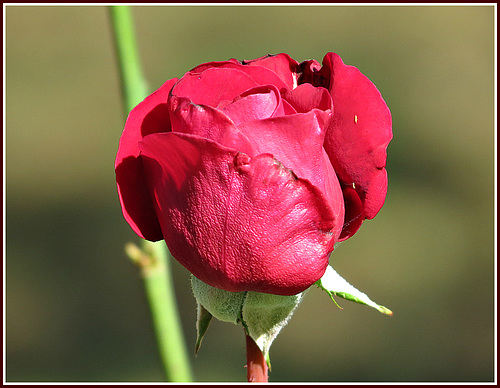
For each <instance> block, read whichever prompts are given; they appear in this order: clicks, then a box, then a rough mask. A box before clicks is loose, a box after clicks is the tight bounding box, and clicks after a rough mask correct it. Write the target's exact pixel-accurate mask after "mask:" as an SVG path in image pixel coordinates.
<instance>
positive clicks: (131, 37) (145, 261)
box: [109, 6, 192, 382]
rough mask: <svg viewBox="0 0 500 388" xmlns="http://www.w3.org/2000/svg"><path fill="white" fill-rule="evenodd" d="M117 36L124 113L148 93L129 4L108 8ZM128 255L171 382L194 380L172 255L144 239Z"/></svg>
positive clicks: (159, 245)
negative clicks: (141, 282) (137, 274)
mask: <svg viewBox="0 0 500 388" xmlns="http://www.w3.org/2000/svg"><path fill="white" fill-rule="evenodd" d="M109 11H110V12H109V14H110V20H111V24H112V26H113V33H114V39H115V47H116V53H117V58H118V64H119V70H120V78H121V87H122V93H123V100H124V109H125V113H126V114H128V112H130V110H131V109H132V108H133V107H134V106H136V105H137V104H138V103H139V102H141V101H142V100H143V99H144V98H145V97H146V96H147V92H148V91H147V87H146V83H145V81H144V77H143V75H142V71H141V66H140V60H139V55H138V51H137V45H136V42H135V34H134V29H133V21H132V15H131V11H130V8H129V7H128V6H111V7H109ZM126 250H127V254H128V256H129V257H130V258H131V259H133V260H134V261H135V262H136V263H137V264H139V266H140V267H141V272H142V277H143V279H144V288H145V291H146V295H147V298H148V302H149V306H150V310H151V317H152V320H153V324H154V328H155V332H156V337H157V341H158V347H159V351H160V356H161V359H162V362H163V366H164V368H165V373H166V376H167V380H168V381H172V382H189V381H192V377H191V368H190V364H189V358H188V356H187V351H186V346H185V344H184V336H183V332H182V327H181V323H180V319H179V314H178V311H177V306H176V301H175V295H174V288H173V283H172V277H171V274H170V255H169V252H168V250H167V248H166V246H165V243H164V242H158V243H152V242H149V241H146V240H144V241H143V246H142V249H139V248H138V247H137V246H135V245H134V244H128V245H127V249H126Z"/></svg>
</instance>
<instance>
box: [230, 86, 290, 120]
mask: <svg viewBox="0 0 500 388" xmlns="http://www.w3.org/2000/svg"><path fill="white" fill-rule="evenodd" d="M222 111H223V112H224V113H225V114H226V115H228V116H229V117H230V118H231V120H232V121H233V122H234V123H235V124H236V125H237V126H238V125H240V124H242V123H244V122H247V121H252V120H263V119H267V118H270V117H279V116H284V114H285V110H284V107H283V103H282V100H281V95H280V92H279V91H278V89H276V87H275V86H272V85H265V86H257V87H255V88H252V89H250V90H247V91H246V92H244V93H243V94H241V95H240V96H238V97H237V98H236V99H235V100H234V101H233V102H232V103H231V104H228V105H227V106H226V107H225V108H224V109H222Z"/></svg>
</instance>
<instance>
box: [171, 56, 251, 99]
mask: <svg viewBox="0 0 500 388" xmlns="http://www.w3.org/2000/svg"><path fill="white" fill-rule="evenodd" d="M238 66H239V67H243V66H240V65H238ZM258 85H259V84H258V83H257V82H256V81H255V80H254V79H253V78H252V77H250V76H249V75H248V74H246V73H245V72H243V71H241V70H239V69H235V68H225V67H213V68H209V69H207V70H205V71H203V72H202V73H196V72H189V73H186V74H185V75H184V76H183V77H182V78H181V79H180V80H179V82H177V84H176V85H175V86H174V88H173V89H172V94H173V95H175V96H179V97H188V98H190V99H191V101H193V102H194V103H195V104H198V105H209V106H212V107H214V108H215V107H217V106H218V105H219V103H220V102H221V101H224V100H227V101H233V100H234V99H235V98H236V97H237V96H239V95H240V94H241V93H243V92H244V91H245V90H248V89H250V88H253V87H254V86H258Z"/></svg>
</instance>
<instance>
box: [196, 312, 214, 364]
mask: <svg viewBox="0 0 500 388" xmlns="http://www.w3.org/2000/svg"><path fill="white" fill-rule="evenodd" d="M212 317H213V315H212V314H210V312H209V311H208V310H207V309H206V308H205V307H203V306H202V305H201V304H200V303H197V313H196V344H195V347H194V354H195V355H196V354H197V353H198V350H200V346H201V341H202V340H203V337H204V336H205V333H206V332H207V330H208V325H209V324H210V322H211V321H212Z"/></svg>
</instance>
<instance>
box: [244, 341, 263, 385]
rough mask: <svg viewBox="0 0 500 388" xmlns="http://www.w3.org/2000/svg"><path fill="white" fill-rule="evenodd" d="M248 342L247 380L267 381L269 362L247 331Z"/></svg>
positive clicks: (252, 381)
mask: <svg viewBox="0 0 500 388" xmlns="http://www.w3.org/2000/svg"><path fill="white" fill-rule="evenodd" d="M245 337H246V344H247V381H248V382H249V383H267V363H266V360H265V358H264V355H263V354H262V352H261V351H260V349H259V347H258V346H257V344H256V343H255V341H254V340H253V339H252V337H250V336H249V335H248V334H247V333H245Z"/></svg>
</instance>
